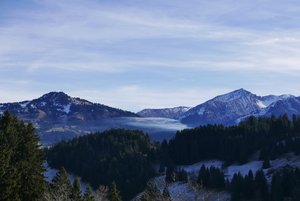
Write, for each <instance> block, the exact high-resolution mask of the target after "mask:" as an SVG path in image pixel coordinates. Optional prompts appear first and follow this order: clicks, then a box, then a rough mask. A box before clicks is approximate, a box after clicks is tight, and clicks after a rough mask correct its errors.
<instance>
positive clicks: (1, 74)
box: [0, 0, 300, 112]
mask: <svg viewBox="0 0 300 201" xmlns="http://www.w3.org/2000/svg"><path fill="white" fill-rule="evenodd" d="M299 22H300V2H299V1H298V0H295V1H292V0H287V1H279V0H273V1H269V0H244V1H238V0H210V1H208V0H197V1H195V0H190V1H184V0H164V1H161V0H151V1H145V0H143V1H142V0H126V1H125V0H124V1H122V0H113V1H112V0H88V1H86V0H61V1H53V0H14V1H11V0H0V93H1V96H0V102H2V103H4V102H15V101H23V100H30V99H33V98H38V97H40V96H42V95H43V94H45V93H48V92H50V91H64V92H65V93H67V94H68V95H70V96H72V97H80V98H83V99H87V100H90V101H92V102H96V103H102V104H105V105H109V106H112V107H117V108H121V109H124V110H130V111H133V112H137V111H140V110H142V109H144V108H165V107H175V106H181V105H184V106H196V105H198V104H200V103H202V102H204V101H206V100H208V99H211V98H213V97H215V96H217V95H220V94H224V93H227V92H230V91H233V90H236V89H239V88H244V89H246V90H248V91H251V92H252V93H254V94H257V95H261V96H264V95H269V94H274V95H281V94H293V95H295V96H300V88H299V86H300V79H299V78H300V23H299Z"/></svg>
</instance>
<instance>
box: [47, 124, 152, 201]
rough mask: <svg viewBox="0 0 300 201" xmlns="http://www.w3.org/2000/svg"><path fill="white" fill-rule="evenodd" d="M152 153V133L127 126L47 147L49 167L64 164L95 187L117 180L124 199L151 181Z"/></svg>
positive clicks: (58, 166) (57, 166) (141, 189)
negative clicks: (128, 128)
mask: <svg viewBox="0 0 300 201" xmlns="http://www.w3.org/2000/svg"><path fill="white" fill-rule="evenodd" d="M150 155H153V154H151V147H150V138H149V136H148V135H147V134H144V133H143V132H142V131H133V130H124V129H112V130H109V131H104V132H101V133H95V134H89V135H85V136H81V137H79V138H75V139H73V140H70V141H68V142H66V141H62V142H60V143H57V144H56V145H54V146H53V147H51V148H50V149H48V150H46V156H47V161H48V164H49V166H51V167H53V168H57V169H58V168H60V167H61V166H64V167H65V168H66V169H67V170H68V171H69V172H72V173H73V174H75V175H79V176H80V177H81V178H82V180H83V181H86V182H88V183H89V184H90V185H91V186H92V188H93V189H97V188H98V186H99V185H110V184H111V183H112V181H115V183H116V184H117V185H118V189H119V190H120V191H121V196H122V197H123V199H124V200H129V199H130V198H132V197H133V196H134V195H136V194H137V193H139V192H141V191H143V190H144V188H145V187H146V183H147V181H148V180H149V179H150V178H152V177H154V175H155V172H154V169H153V167H152V166H151V164H150V163H151V158H150Z"/></svg>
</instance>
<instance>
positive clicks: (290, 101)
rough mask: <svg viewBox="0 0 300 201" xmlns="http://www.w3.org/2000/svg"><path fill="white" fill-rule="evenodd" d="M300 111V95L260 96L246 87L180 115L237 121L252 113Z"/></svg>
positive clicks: (186, 119)
mask: <svg viewBox="0 0 300 201" xmlns="http://www.w3.org/2000/svg"><path fill="white" fill-rule="evenodd" d="M284 113H287V114H288V115H289V116H290V117H291V116H292V114H300V98H299V97H298V98H297V97H295V96H293V95H290V94H284V95H280V96H275V95H269V96H263V97H261V96H257V95H255V94H252V93H251V92H249V91H247V90H245V89H243V88H242V89H238V90H235V91H232V92H230V93H227V94H224V95H219V96H217V97H215V98H213V99H211V100H208V101H206V102H205V103H202V104H200V105H197V106H196V107H193V108H191V109H190V110H189V111H187V112H185V113H183V114H181V115H179V116H177V117H176V118H177V119H179V120H181V121H182V122H183V123H187V124H191V125H205V124H224V125H232V124H236V123H237V122H239V121H240V120H242V119H244V118H246V117H248V116H250V115H254V116H271V115H272V114H275V115H280V114H284Z"/></svg>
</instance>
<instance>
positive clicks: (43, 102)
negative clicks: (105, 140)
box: [0, 92, 139, 145]
mask: <svg viewBox="0 0 300 201" xmlns="http://www.w3.org/2000/svg"><path fill="white" fill-rule="evenodd" d="M6 110H9V111H10V113H12V114H15V115H17V117H18V119H19V120H23V121H24V122H32V123H34V125H35V127H36V128H37V132H36V133H37V134H38V135H40V138H41V143H43V144H44V145H52V144H53V143H55V142H58V141H61V140H69V139H72V138H74V137H78V136H80V135H84V134H87V133H91V132H96V131H103V130H107V129H110V128H119V127H120V125H118V124H116V123H110V124H107V122H106V121H107V120H110V119H114V118H132V117H139V116H138V115H137V114H135V113H132V112H128V111H124V110H120V109H116V108H112V107H109V106H106V105H102V104H98V103H92V102H89V101H87V100H83V99H80V98H73V97H70V96H68V95H67V94H65V93H63V92H50V93H47V94H45V95H43V96H41V97H40V98H37V99H34V100H31V101H22V102H15V103H2V104H0V114H1V113H3V112H4V111H6ZM111 121H113V120H111ZM109 122H110V121H109Z"/></svg>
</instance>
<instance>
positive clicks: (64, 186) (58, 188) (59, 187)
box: [52, 166, 72, 199]
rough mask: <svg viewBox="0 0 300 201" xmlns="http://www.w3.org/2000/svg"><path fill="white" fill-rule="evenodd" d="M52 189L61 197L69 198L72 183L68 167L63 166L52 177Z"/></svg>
mask: <svg viewBox="0 0 300 201" xmlns="http://www.w3.org/2000/svg"><path fill="white" fill-rule="evenodd" d="M52 183H53V185H52V190H53V191H54V192H56V194H58V195H59V196H60V197H64V198H65V199H69V198H70V197H71V193H72V185H71V182H70V179H69V176H68V173H67V171H66V169H65V168H64V167H63V166H62V167H61V168H60V169H59V170H58V172H56V174H55V176H54V177H53V179H52Z"/></svg>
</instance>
